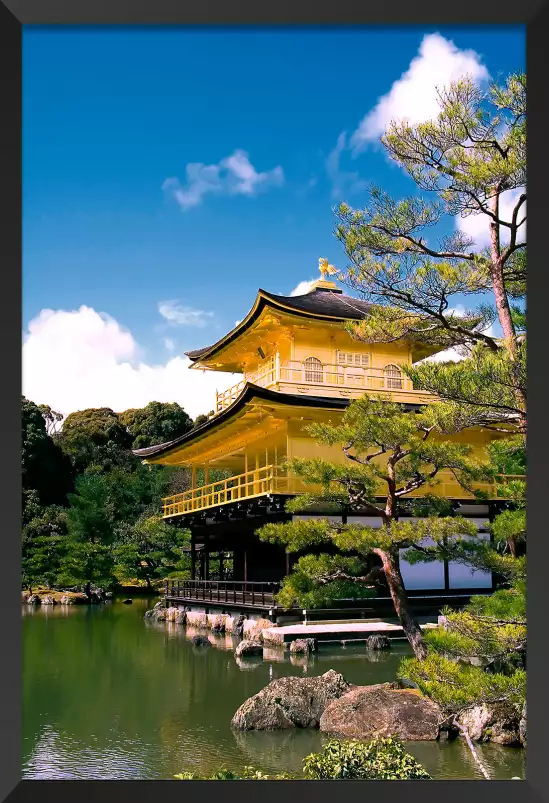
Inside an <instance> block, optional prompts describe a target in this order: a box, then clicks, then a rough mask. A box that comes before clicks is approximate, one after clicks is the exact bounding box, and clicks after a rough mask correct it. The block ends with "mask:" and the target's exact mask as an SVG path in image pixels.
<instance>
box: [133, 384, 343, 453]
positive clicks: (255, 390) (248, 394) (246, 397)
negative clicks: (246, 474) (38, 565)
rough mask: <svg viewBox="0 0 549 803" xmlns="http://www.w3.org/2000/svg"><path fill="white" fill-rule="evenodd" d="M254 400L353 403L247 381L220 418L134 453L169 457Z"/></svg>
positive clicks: (336, 406) (333, 405) (336, 405)
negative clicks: (273, 388)
mask: <svg viewBox="0 0 549 803" xmlns="http://www.w3.org/2000/svg"><path fill="white" fill-rule="evenodd" d="M253 398H260V399H263V400H264V401H272V402H276V403H277V404H287V405H295V404H299V406H300V407H317V408H318V407H321V408H324V409H334V410H343V409H345V407H347V406H348V404H349V400H348V399H344V398H335V397H334V398H331V397H328V396H294V395H293V394H290V393H280V392H279V391H276V390H268V389H267V388H262V387H260V386H259V385H253V384H252V383H251V382H247V383H246V385H245V386H244V388H243V389H242V392H241V394H240V395H239V396H238V398H237V399H235V401H234V402H233V403H232V404H231V405H229V407H226V408H225V409H224V410H223V411H222V412H221V413H218V414H217V415H215V416H213V417H212V418H210V419H208V421H205V422H204V423H203V424H201V425H200V426H199V427H196V428H195V429H191V430H189V432H186V433H185V434H184V435H181V436H180V437H179V438H175V439H174V440H173V441H168V442H167V443H159V444H157V445H156V446H147V447H145V448H144V449H133V450H132V452H133V454H134V455H136V456H137V457H142V458H144V459H146V458H147V457H156V456H159V455H162V454H167V453H168V452H170V451H171V450H172V449H175V448H176V447H177V446H181V445H182V444H187V443H191V442H192V441H193V440H195V439H196V438H197V437H200V436H202V435H204V434H205V433H206V432H208V431H210V430H214V429H216V427H217V426H219V424H221V423H222V422H224V421H226V420H227V419H228V418H231V417H232V416H233V415H235V413H237V412H238V411H239V410H240V409H241V408H242V407H244V405H245V404H247V403H248V402H249V401H251V400H252V399H253Z"/></svg>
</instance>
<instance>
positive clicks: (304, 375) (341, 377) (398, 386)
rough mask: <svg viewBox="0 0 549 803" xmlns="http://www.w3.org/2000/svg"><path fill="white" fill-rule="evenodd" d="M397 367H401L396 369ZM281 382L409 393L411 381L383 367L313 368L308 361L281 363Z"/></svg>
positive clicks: (324, 365)
mask: <svg viewBox="0 0 549 803" xmlns="http://www.w3.org/2000/svg"><path fill="white" fill-rule="evenodd" d="M397 368H398V366H397ZM279 381H280V382H296V383H297V384H305V385H321V386H323V385H331V386H336V387H348V388H364V389H365V390H367V389H368V388H371V389H374V390H390V391H391V392H393V391H397V392H398V391H410V390H413V389H414V386H413V385H412V382H411V380H410V379H408V377H407V376H406V375H405V374H404V372H403V371H401V370H398V372H394V371H388V370H387V371H386V370H384V369H380V368H364V367H362V366H360V365H336V364H334V363H323V364H322V365H318V366H316V365H311V364H308V363H307V362H298V361H295V360H294V361H289V362H283V363H281V364H280V380H279Z"/></svg>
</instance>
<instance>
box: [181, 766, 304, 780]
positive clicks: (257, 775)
mask: <svg viewBox="0 0 549 803" xmlns="http://www.w3.org/2000/svg"><path fill="white" fill-rule="evenodd" d="M174 778H175V779H176V780H178V781H286V780H289V779H290V778H291V775H286V773H280V774H279V775H265V773H263V772H261V771H260V770H256V769H254V768H253V767H244V771H243V773H242V775H237V774H236V773H234V772H231V771H230V770H227V769H224V768H223V769H221V770H218V771H217V772H214V774H213V775H208V776H205V775H197V774H196V773H194V772H180V773H179V774H178V775H174Z"/></svg>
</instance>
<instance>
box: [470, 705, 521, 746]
mask: <svg viewBox="0 0 549 803" xmlns="http://www.w3.org/2000/svg"><path fill="white" fill-rule="evenodd" d="M520 719H521V715H520V712H519V711H518V710H517V708H516V707H515V706H514V705H512V704H511V703H490V704H486V703H483V704H482V705H476V706H474V707H473V708H469V709H467V710H466V711H463V712H462V713H461V714H460V715H459V716H458V718H457V721H458V722H459V723H460V725H462V726H463V727H465V728H467V731H468V732H469V736H470V737H471V739H472V740H473V741H474V742H495V743H496V744H503V745H508V746H515V745H519V744H520V743H521V740H520V732H519V731H520Z"/></svg>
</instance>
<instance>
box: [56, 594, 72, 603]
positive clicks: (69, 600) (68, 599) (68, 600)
mask: <svg viewBox="0 0 549 803" xmlns="http://www.w3.org/2000/svg"><path fill="white" fill-rule="evenodd" d="M59 602H60V603H61V605H74V601H73V598H72V597H69V595H68V594H63V596H62V597H61V599H60V600H59Z"/></svg>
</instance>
